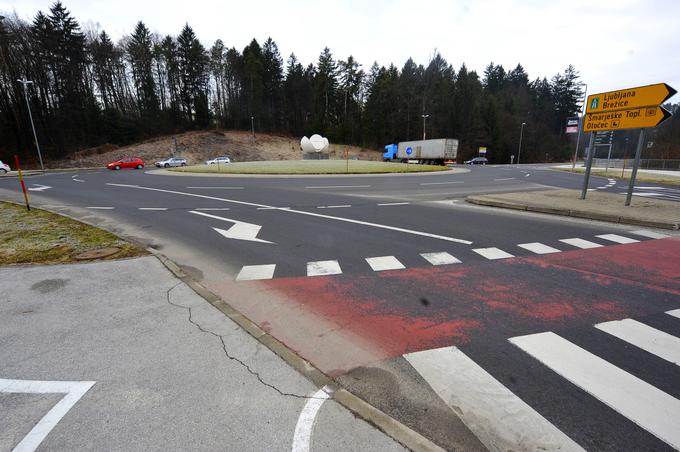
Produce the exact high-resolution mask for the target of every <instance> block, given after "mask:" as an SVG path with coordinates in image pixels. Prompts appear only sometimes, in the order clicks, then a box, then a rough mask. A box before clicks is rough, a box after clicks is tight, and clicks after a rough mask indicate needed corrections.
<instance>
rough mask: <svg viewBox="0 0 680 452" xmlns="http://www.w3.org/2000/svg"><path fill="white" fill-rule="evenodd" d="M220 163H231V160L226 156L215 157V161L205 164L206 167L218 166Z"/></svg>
mask: <svg viewBox="0 0 680 452" xmlns="http://www.w3.org/2000/svg"><path fill="white" fill-rule="evenodd" d="M220 163H231V159H230V158H229V157H227V156H226V155H225V156H222V157H215V158H214V159H212V160H208V161H207V162H205V164H206V165H217V164H220Z"/></svg>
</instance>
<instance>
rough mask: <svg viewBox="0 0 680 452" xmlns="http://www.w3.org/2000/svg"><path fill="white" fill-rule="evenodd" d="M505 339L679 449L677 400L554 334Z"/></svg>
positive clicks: (679, 435) (679, 412) (678, 407)
mask: <svg viewBox="0 0 680 452" xmlns="http://www.w3.org/2000/svg"><path fill="white" fill-rule="evenodd" d="M508 340H509V341H510V342H512V343H513V344H515V345H516V346H517V347H519V348H521V349H522V350H524V351H525V352H527V353H528V354H530V355H531V356H533V357H534V358H536V359H537V360H539V361H540V362H542V363H543V364H545V365H546V366H548V367H549V368H551V369H552V370H554V371H555V372H557V373H558V374H560V375H561V376H562V377H564V378H566V379H567V380H569V381H570V382H572V383H573V384H575V385H576V386H578V387H580V388H581V389H583V390H584V391H586V392H587V393H589V394H590V395H592V396H594V397H595V398H597V399H598V400H600V401H601V402H603V403H604V404H606V405H607V406H609V407H610V408H612V409H613V410H615V411H618V412H619V413H621V414H622V415H623V416H625V417H627V418H628V419H630V420H631V421H633V422H634V423H636V424H637V425H639V426H640V427H642V428H644V429H645V430H647V431H648V432H650V433H651V434H653V435H654V436H656V437H658V438H659V439H661V440H663V441H665V442H666V443H668V444H669V445H670V446H672V447H674V448H676V449H679V448H680V428H678V419H680V400H678V399H676V398H674V397H672V396H670V395H668V394H666V393H665V392H663V391H661V390H659V389H657V388H655V387H654V386H652V385H650V384H649V383H647V382H645V381H643V380H640V379H639V378H637V377H635V376H633V375H631V374H629V373H628V372H626V371H624V370H622V369H620V368H618V367H616V366H614V365H613V364H611V363H609V362H607V361H605V360H604V359H602V358H599V357H597V356H595V355H593V354H592V353H590V352H588V351H586V350H584V349H582V348H581V347H579V346H577V345H574V344H572V343H571V342H569V341H567V340H566V339H563V338H561V337H560V336H558V335H557V334H555V333H552V332H546V333H538V334H531V335H528V336H520V337H514V338H511V339H508Z"/></svg>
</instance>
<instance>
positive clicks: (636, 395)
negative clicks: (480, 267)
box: [403, 309, 680, 450]
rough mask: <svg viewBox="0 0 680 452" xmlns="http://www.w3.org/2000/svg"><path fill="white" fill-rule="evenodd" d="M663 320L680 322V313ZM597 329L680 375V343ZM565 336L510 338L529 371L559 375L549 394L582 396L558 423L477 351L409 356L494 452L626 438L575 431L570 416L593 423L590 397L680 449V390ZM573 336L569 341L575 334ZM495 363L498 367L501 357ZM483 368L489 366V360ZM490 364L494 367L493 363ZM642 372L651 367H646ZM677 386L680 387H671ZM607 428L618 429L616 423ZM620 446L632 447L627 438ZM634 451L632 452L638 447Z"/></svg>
mask: <svg viewBox="0 0 680 452" xmlns="http://www.w3.org/2000/svg"><path fill="white" fill-rule="evenodd" d="M662 315H663V316H668V318H670V316H673V317H676V318H680V309H676V310H672V311H667V312H666V313H665V314H662ZM592 327H593V328H596V329H597V330H599V331H602V332H604V333H606V334H607V336H605V337H604V340H605V341H623V342H625V343H626V344H628V345H629V346H633V347H637V348H638V349H640V350H642V351H643V352H642V353H645V355H644V357H645V358H643V359H644V361H647V360H651V359H654V358H655V357H658V358H661V359H663V360H665V362H667V366H670V368H671V369H670V371H671V372H675V373H674V374H671V375H677V372H678V369H677V366H680V338H678V337H676V336H674V335H672V334H669V333H668V332H665V331H661V330H659V329H657V328H654V327H652V326H650V325H648V324H646V323H644V321H638V320H634V319H631V318H627V319H623V320H616V321H610V322H603V323H599V324H596V325H593V326H592ZM674 331H680V329H677V328H676V329H675V330H674ZM563 336H565V333H559V334H558V333H555V332H552V331H546V332H541V333H535V334H528V335H522V336H516V337H512V338H509V339H507V342H508V343H509V344H512V346H514V347H516V348H517V349H518V350H519V353H521V354H523V356H524V357H525V358H521V359H522V360H524V359H526V360H528V361H529V362H528V364H527V363H525V362H521V363H519V365H520V366H529V367H531V368H534V369H535V368H536V366H542V367H543V368H545V369H546V370H547V371H548V372H549V373H551V374H553V375H555V374H556V375H557V376H556V378H558V386H557V387H556V386H555V385H552V386H551V387H550V388H547V389H546V390H552V391H553V392H554V394H552V395H548V396H547V397H554V398H559V393H560V391H567V392H568V391H577V392H578V391H580V392H581V395H580V396H579V397H578V398H577V399H576V400H578V401H579V403H578V405H576V406H573V405H572V406H565V407H562V408H560V407H558V408H557V410H558V411H561V413H560V414H561V415H560V416H553V417H552V419H551V420H548V419H547V418H546V417H544V415H543V414H541V412H542V411H543V409H542V408H544V407H535V406H532V405H531V402H530V401H527V400H524V399H523V398H522V397H521V396H520V395H518V393H516V392H517V390H514V388H513V390H511V389H510V388H508V386H507V383H506V384H504V383H502V382H501V381H499V380H498V379H497V378H495V377H494V376H493V375H492V372H493V371H487V370H485V369H484V368H483V367H482V366H481V365H480V364H478V361H480V360H479V359H478V357H477V356H475V354H474V353H475V352H474V349H472V351H468V352H464V351H463V350H461V349H460V348H457V347H444V348H438V349H432V350H425V351H419V352H414V353H409V354H406V355H404V356H403V357H404V358H405V359H406V361H408V362H409V363H410V365H411V366H412V367H413V368H414V369H415V370H416V371H417V372H418V374H420V376H421V377H422V378H423V379H424V380H425V382H427V384H428V385H429V386H430V387H431V388H432V390H433V391H434V392H435V393H436V394H437V395H438V396H439V397H440V398H441V399H442V400H443V401H444V402H445V403H446V404H447V405H448V406H449V407H450V408H451V409H452V410H453V411H454V412H455V413H456V414H457V415H458V416H459V417H460V418H461V420H462V421H463V422H464V423H465V424H466V425H467V427H468V428H469V429H470V430H471V431H472V432H473V433H474V434H475V435H476V436H477V437H478V438H479V439H480V441H481V442H482V443H483V444H484V445H485V446H486V447H487V448H489V450H584V447H587V445H590V444H593V443H596V444H597V443H599V440H600V438H598V437H597V436H598V435H600V436H602V437H604V436H607V435H612V433H614V435H621V432H619V433H616V432H612V431H603V432H596V431H594V430H590V431H587V432H584V431H583V430H582V429H574V428H573V427H570V426H569V425H568V419H569V414H568V413H567V411H569V410H572V411H574V412H575V413H576V416H581V417H587V416H588V415H587V413H586V412H585V410H586V409H587V407H588V406H590V407H592V406H593V405H591V404H590V402H589V401H588V398H589V397H590V398H593V399H595V400H597V401H598V402H600V403H602V404H604V405H606V407H608V409H611V410H613V412H616V413H618V414H619V415H621V416H622V417H623V418H625V419H627V420H628V421H630V422H632V423H633V424H635V425H636V426H638V427H640V428H641V429H643V430H644V431H646V432H647V433H649V434H651V435H652V436H653V437H655V438H656V439H654V438H652V436H650V437H649V438H650V441H658V440H660V441H662V442H663V443H666V444H667V445H668V446H670V447H672V448H675V449H679V450H680V428H679V426H680V424H679V423H678V419H680V400H678V398H676V397H677V390H675V389H672V390H670V392H673V391H675V392H673V394H669V393H668V392H669V390H668V389H666V390H663V389H659V388H657V387H655V386H654V385H653V384H651V383H650V382H648V381H646V380H645V377H646V376H645V375H635V374H634V373H635V372H633V371H631V370H630V369H627V370H624V369H623V368H622V367H621V363H619V362H617V363H616V364H614V363H612V362H610V361H608V360H607V359H605V358H606V357H603V356H599V355H598V352H596V351H595V350H588V348H596V347H592V344H591V347H588V346H585V345H584V344H583V343H581V344H576V343H574V342H573V339H571V340H568V339H566V338H565V337H563ZM566 336H567V337H569V334H566ZM599 353H601V352H599ZM609 359H610V360H613V359H611V358H609ZM492 360H493V361H498V357H495V358H492ZM480 362H485V361H484V359H482V360H481V361H480ZM486 363H487V367H488V361H486ZM647 365H649V363H647ZM642 366H643V367H644V366H645V363H644V362H643V363H642ZM492 367H493V366H492ZM495 375H498V369H495ZM510 381H512V380H510ZM539 384H541V382H540V381H532V382H530V385H531V386H532V387H534V388H535V387H536V385H539ZM669 384H671V385H677V384H680V382H678V381H671V382H670V383H669ZM513 391H514V392H513ZM525 398H527V397H525ZM528 398H529V399H530V397H528ZM553 406H554V404H553ZM562 423H564V425H562ZM607 425H608V426H609V427H611V425H612V424H611V423H610V424H607ZM565 430H567V431H570V432H571V436H572V437H570V436H568V435H567V434H566V433H564V431H565ZM574 432H576V433H575V434H574ZM623 435H624V436H625V432H623ZM577 440H578V441H580V442H581V443H583V445H580V444H579V443H577V442H576V441H577ZM619 440H620V441H623V442H625V439H624V440H621V439H619ZM603 441H604V440H603ZM610 447H611V446H610ZM629 447H631V449H630V450H632V449H634V448H635V446H632V445H629ZM651 448H656V447H651ZM648 449H649V447H648Z"/></svg>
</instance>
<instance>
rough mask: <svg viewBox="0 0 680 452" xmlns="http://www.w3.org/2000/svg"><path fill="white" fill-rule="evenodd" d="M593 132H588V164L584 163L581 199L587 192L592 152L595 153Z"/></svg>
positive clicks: (584, 197)
mask: <svg viewBox="0 0 680 452" xmlns="http://www.w3.org/2000/svg"><path fill="white" fill-rule="evenodd" d="M594 142H595V133H594V132H590V142H589V143H588V164H587V165H586V175H585V177H584V178H583V189H581V199H586V193H588V182H589V180H590V169H591V168H592V167H593V154H595V152H593V151H594V149H595V146H594V145H593V143H594Z"/></svg>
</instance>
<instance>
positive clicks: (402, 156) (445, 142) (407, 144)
mask: <svg viewBox="0 0 680 452" xmlns="http://www.w3.org/2000/svg"><path fill="white" fill-rule="evenodd" d="M385 151H386V152H385V153H384V154H383V160H384V161H386V162H389V161H395V160H396V161H400V162H402V163H408V162H409V161H413V160H416V161H417V162H418V163H420V164H421V165H445V164H446V163H449V162H454V163H455V161H456V157H457V155H458V140H456V139H454V138H438V139H435V140H419V141H402V142H400V143H399V144H388V145H387V146H385Z"/></svg>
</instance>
